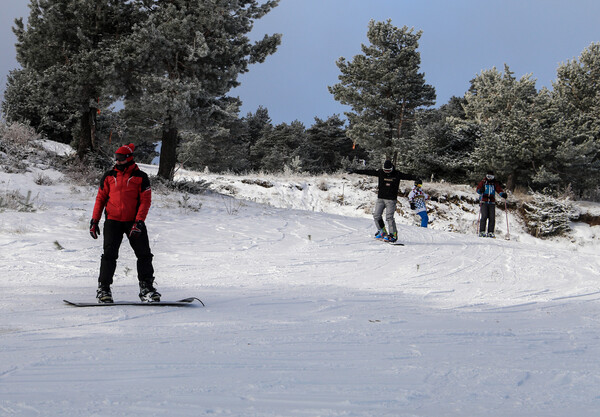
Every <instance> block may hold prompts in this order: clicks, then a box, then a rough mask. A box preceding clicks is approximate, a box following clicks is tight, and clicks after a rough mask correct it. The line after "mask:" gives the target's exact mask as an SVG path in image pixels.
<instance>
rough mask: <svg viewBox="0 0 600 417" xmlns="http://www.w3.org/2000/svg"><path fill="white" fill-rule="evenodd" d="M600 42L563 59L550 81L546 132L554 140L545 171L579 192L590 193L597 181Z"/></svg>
mask: <svg viewBox="0 0 600 417" xmlns="http://www.w3.org/2000/svg"><path fill="white" fill-rule="evenodd" d="M598 80H600V43H592V44H591V45H590V46H589V47H587V48H586V49H585V50H584V51H583V52H582V53H581V55H580V57H579V59H578V60H576V59H574V60H572V61H569V62H566V63H563V64H561V65H560V66H559V68H558V70H557V78H556V81H555V82H553V91H552V92H551V93H548V95H550V96H551V106H550V107H549V113H550V115H551V116H552V117H553V119H552V123H551V124H550V126H551V127H550V128H549V129H548V134H549V135H550V136H551V137H552V138H553V139H554V142H555V143H556V146H555V147H556V153H555V155H554V156H555V157H554V160H553V161H552V163H551V164H548V169H547V170H548V171H550V172H551V173H553V174H554V175H555V176H556V177H557V178H558V179H559V182H558V184H559V185H560V186H561V187H562V188H565V187H567V186H571V187H572V189H573V191H575V192H576V193H577V194H578V195H580V196H585V195H586V194H593V193H595V192H596V191H597V190H598V183H599V182H600V83H599V82H598Z"/></svg>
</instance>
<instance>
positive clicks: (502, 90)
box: [457, 65, 552, 189]
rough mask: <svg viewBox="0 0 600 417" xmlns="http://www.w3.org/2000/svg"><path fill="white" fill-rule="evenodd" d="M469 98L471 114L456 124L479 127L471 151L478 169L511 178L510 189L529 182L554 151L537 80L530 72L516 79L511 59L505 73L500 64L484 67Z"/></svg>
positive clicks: (469, 112) (467, 99) (468, 95)
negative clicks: (544, 122)
mask: <svg viewBox="0 0 600 417" xmlns="http://www.w3.org/2000/svg"><path fill="white" fill-rule="evenodd" d="M465 100H466V105H465V106H464V109H465V114H466V120H464V121H461V120H458V121H457V122H458V123H457V128H458V129H459V130H460V129H461V128H463V127H465V126H466V127H468V128H472V126H471V125H472V124H473V123H475V124H476V125H477V127H478V130H479V132H478V138H477V142H476V145H475V148H474V150H473V152H472V153H471V158H472V161H473V163H474V168H475V171H476V172H479V173H481V172H485V171H486V170H487V169H493V170H495V171H496V173H497V175H499V176H500V177H504V178H507V184H506V185H507V187H508V188H509V189H513V188H514V187H515V186H516V185H519V184H520V185H527V184H528V183H529V181H530V179H531V177H532V176H533V175H534V173H535V169H536V167H538V166H541V165H542V164H543V163H544V161H546V160H547V158H548V155H549V154H550V153H551V152H552V148H551V140H550V138H548V137H547V136H546V135H545V134H544V131H543V129H542V127H541V126H540V124H539V121H538V118H537V117H536V116H537V114H536V112H537V111H539V108H540V107H541V103H540V97H539V96H538V93H537V91H536V88H535V80H534V79H532V78H531V76H530V75H526V76H523V77H522V78H521V79H520V80H517V79H516V78H515V77H514V75H513V73H512V72H511V71H510V69H509V67H508V66H507V65H505V66H504V74H502V73H500V72H499V71H498V70H497V69H496V68H493V69H491V70H486V71H482V72H481V73H480V74H479V75H478V76H477V77H475V79H473V80H472V81H471V87H470V89H469V91H468V92H467V93H466V94H465Z"/></svg>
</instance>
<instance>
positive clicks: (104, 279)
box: [98, 220, 154, 286]
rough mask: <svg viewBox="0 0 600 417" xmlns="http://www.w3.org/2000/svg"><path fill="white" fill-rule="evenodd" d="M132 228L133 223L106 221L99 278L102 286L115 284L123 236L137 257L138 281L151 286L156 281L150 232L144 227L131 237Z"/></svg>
mask: <svg viewBox="0 0 600 417" xmlns="http://www.w3.org/2000/svg"><path fill="white" fill-rule="evenodd" d="M131 226H133V222H119V221H116V220H106V221H105V222H104V253H103V254H102V258H101V260H100V276H99V277H98V283H99V284H100V285H103V286H108V285H111V284H112V283H113V276H114V275H115V269H116V268H117V259H118V258H119V248H120V247H121V242H123V235H125V236H127V238H128V239H129V244H130V245H131V248H132V249H133V251H134V252H135V256H136V257H137V273H138V280H140V281H144V282H147V283H149V284H152V282H153V281H154V268H153V267H152V257H153V255H152V252H150V242H149V240H148V230H147V229H146V226H145V225H144V226H143V227H142V228H141V232H140V233H137V234H136V235H134V236H133V237H129V231H130V230H131Z"/></svg>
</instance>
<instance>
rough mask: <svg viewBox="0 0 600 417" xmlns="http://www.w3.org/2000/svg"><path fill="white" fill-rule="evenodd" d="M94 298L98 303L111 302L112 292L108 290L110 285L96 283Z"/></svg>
mask: <svg viewBox="0 0 600 417" xmlns="http://www.w3.org/2000/svg"><path fill="white" fill-rule="evenodd" d="M96 298H97V299H98V302H99V303H112V302H113V298H112V292H111V291H110V286H107V285H104V286H103V285H98V290H97V291H96Z"/></svg>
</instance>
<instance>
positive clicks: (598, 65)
mask: <svg viewBox="0 0 600 417" xmlns="http://www.w3.org/2000/svg"><path fill="white" fill-rule="evenodd" d="M598 77H600V44H599V43H592V44H591V45H590V46H589V47H588V48H586V49H585V50H584V51H583V53H582V54H581V56H580V58H579V59H578V60H573V61H570V62H567V63H565V64H562V65H560V66H559V68H558V71H557V79H556V81H555V82H554V83H553V89H552V91H550V90H548V89H546V88H543V89H542V90H540V91H537V90H536V88H535V80H533V79H532V78H531V76H529V75H527V76H524V77H522V78H521V79H516V78H515V77H514V75H513V73H512V72H511V71H510V69H509V67H508V66H505V68H504V72H503V73H501V72H500V71H498V70H497V69H496V68H493V69H490V70H485V71H482V72H481V73H480V74H479V75H478V76H477V77H475V78H474V79H473V80H472V81H471V87H470V88H469V90H468V91H467V93H466V94H465V96H464V97H463V98H453V99H451V100H450V102H449V103H448V104H446V105H443V106H441V107H440V108H439V109H434V110H423V111H421V112H419V114H418V117H417V127H416V130H415V135H414V137H413V140H412V141H411V142H408V143H407V146H406V148H405V149H404V152H401V156H402V160H403V163H404V164H405V165H407V166H409V167H411V168H412V169H414V170H417V171H420V172H422V173H424V174H430V175H435V176H436V177H438V178H445V179H448V180H455V181H469V180H472V179H473V178H475V177H474V176H478V175H481V173H483V172H485V170H487V169H493V170H494V171H495V172H496V174H497V175H498V176H499V177H500V178H504V179H506V182H507V187H508V188H509V189H514V188H515V187H523V188H525V189H532V190H536V191H541V192H545V193H550V194H558V193H561V192H564V191H565V190H569V191H570V192H573V193H574V194H575V195H577V196H580V197H586V198H594V199H597V198H598V197H599V195H598V191H599V188H598V184H599V183H600V84H599V83H598V82H597V80H598V79H600V78H598Z"/></svg>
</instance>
